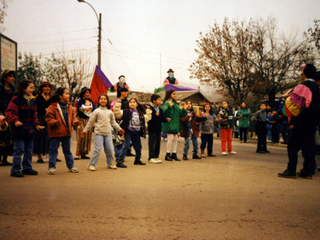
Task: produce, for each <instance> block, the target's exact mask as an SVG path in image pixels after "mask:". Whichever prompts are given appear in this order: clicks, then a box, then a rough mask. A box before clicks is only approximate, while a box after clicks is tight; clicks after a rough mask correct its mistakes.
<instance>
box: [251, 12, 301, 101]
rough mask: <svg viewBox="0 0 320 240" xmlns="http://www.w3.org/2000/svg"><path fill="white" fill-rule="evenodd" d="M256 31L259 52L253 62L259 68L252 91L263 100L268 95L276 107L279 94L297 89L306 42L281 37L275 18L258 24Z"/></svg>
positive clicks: (289, 37) (293, 36) (291, 36)
mask: <svg viewBox="0 0 320 240" xmlns="http://www.w3.org/2000/svg"><path fill="white" fill-rule="evenodd" d="M254 29H255V34H254V35H255V38H256V40H255V41H256V42H257V49H256V51H255V54H256V55H255V56H254V57H253V58H251V59H250V61H251V62H252V63H253V65H254V68H255V81H254V82H253V85H252V91H253V92H254V94H256V95H258V96H260V97H262V96H265V95H268V101H269V102H270V103H271V104H273V103H274V100H275V95H276V93H277V92H282V91H283V90H285V89H287V88H290V87H293V86H295V85H296V84H297V81H298V80H299V79H300V65H301V64H302V63H303V61H304V56H305V52H304V51H303V50H304V48H305V43H306V42H305V41H298V40H297V38H296V35H293V34H292V35H290V36H288V37H286V36H285V35H284V34H281V33H279V32H278V29H277V22H276V20H275V19H274V18H268V19H267V20H266V21H264V20H258V21H256V22H255V25H254Z"/></svg>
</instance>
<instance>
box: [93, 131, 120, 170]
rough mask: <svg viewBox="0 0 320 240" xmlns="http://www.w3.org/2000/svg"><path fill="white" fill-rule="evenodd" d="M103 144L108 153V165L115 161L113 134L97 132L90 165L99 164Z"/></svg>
mask: <svg viewBox="0 0 320 240" xmlns="http://www.w3.org/2000/svg"><path fill="white" fill-rule="evenodd" d="M102 146H103V147H104V152H105V153H106V157H107V165H108V166H110V165H111V164H112V163H113V161H114V158H113V142H112V135H99V134H96V136H95V137H94V150H93V153H92V156H91V160H90V162H89V166H90V165H95V166H97V163H98V160H99V157H100V152H101V149H102Z"/></svg>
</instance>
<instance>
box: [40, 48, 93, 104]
mask: <svg viewBox="0 0 320 240" xmlns="http://www.w3.org/2000/svg"><path fill="white" fill-rule="evenodd" d="M44 68H45V70H44V72H45V77H46V79H47V80H48V81H50V82H52V83H54V84H55V85H56V86H57V87H66V88H68V89H69V91H70V101H72V102H73V101H74V100H75V98H76V97H77V96H78V94H79V93H80V90H81V88H82V87H84V86H87V87H89V85H90V84H91V80H92V76H93V73H94V66H93V64H92V62H91V61H90V58H89V57H88V55H87V54H82V53H81V52H80V53H79V52H77V53H76V51H72V52H71V54H70V56H68V55H67V54H66V53H65V52H63V53H62V54H60V55H59V57H57V56H55V55H54V54H53V55H52V56H51V57H50V58H47V59H46V63H45V66H44Z"/></svg>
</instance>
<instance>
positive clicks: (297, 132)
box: [287, 127, 316, 173]
mask: <svg viewBox="0 0 320 240" xmlns="http://www.w3.org/2000/svg"><path fill="white" fill-rule="evenodd" d="M315 132H316V130H315V129H314V130H307V131H306V130H305V129H295V128H294V127H293V128H292V130H291V134H290V138H289V142H288V147H287V150H288V157H289V162H288V170H289V171H291V172H296V169H297V164H298V152H299V151H300V150H302V156H303V158H304V162H303V171H305V172H307V173H314V170H315V168H316V161H315V153H314V149H315V141H314V139H315Z"/></svg>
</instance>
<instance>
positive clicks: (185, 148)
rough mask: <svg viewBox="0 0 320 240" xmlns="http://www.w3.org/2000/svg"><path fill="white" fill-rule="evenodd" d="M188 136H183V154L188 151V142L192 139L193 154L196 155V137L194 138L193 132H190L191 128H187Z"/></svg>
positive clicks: (186, 153)
mask: <svg viewBox="0 0 320 240" xmlns="http://www.w3.org/2000/svg"><path fill="white" fill-rule="evenodd" d="M189 132H190V138H185V143H184V149H183V155H188V151H189V148H190V142H191V141H192V144H193V152H192V153H193V156H196V155H198V138H196V137H195V136H194V135H193V133H191V129H189Z"/></svg>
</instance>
